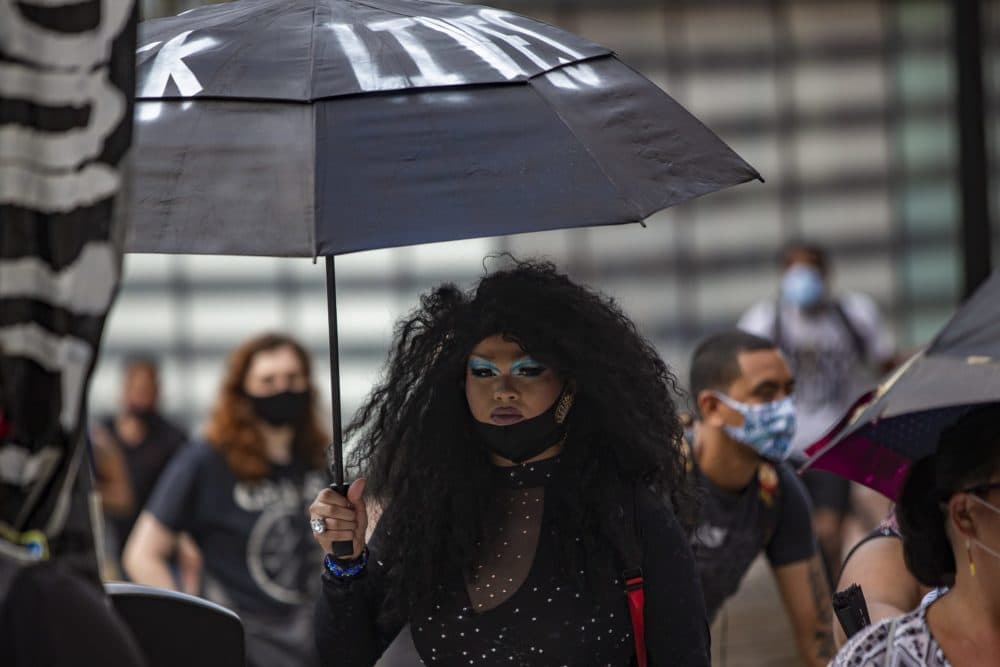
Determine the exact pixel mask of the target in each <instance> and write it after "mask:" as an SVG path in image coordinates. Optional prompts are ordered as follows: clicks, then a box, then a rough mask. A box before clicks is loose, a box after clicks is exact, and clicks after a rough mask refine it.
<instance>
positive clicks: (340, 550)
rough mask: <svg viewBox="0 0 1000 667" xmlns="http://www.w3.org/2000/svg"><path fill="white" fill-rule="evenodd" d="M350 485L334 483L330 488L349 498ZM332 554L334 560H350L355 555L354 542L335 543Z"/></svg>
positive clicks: (331, 548) (332, 546)
mask: <svg viewBox="0 0 1000 667" xmlns="http://www.w3.org/2000/svg"><path fill="white" fill-rule="evenodd" d="M349 486H350V484H346V483H341V484H337V483H336V482H334V483H333V484H331V485H330V488H331V489H333V490H334V491H336V492H337V493H339V494H340V495H342V496H343V497H345V498H346V497H347V489H348V487H349ZM330 550H331V553H332V555H333V557H334V558H350V556H351V554H353V553H354V542H351V541H350V540H345V541H343V542H334V543H333V544H332V545H331V547H330Z"/></svg>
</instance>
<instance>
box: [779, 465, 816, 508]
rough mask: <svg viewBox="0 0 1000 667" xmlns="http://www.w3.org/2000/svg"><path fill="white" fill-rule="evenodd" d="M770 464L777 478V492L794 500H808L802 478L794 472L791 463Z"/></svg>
mask: <svg viewBox="0 0 1000 667" xmlns="http://www.w3.org/2000/svg"><path fill="white" fill-rule="evenodd" d="M771 466H772V467H773V468H774V470H775V473H776V475H777V478H778V480H777V484H778V493H779V494H780V496H781V497H783V498H791V499H793V500H794V501H800V500H801V501H802V502H808V500H809V496H808V494H807V492H806V489H805V486H804V485H803V484H802V478H801V477H799V474H798V473H797V472H795V468H793V467H792V464H790V463H787V462H786V463H773V464H771Z"/></svg>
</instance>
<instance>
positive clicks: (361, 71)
mask: <svg viewBox="0 0 1000 667" xmlns="http://www.w3.org/2000/svg"><path fill="white" fill-rule="evenodd" d="M139 44H140V47H139V49H138V74H137V76H138V79H137V100H138V101H137V110H136V114H137V115H136V119H137V121H138V122H137V127H136V132H137V135H136V149H135V151H134V159H135V192H134V199H133V202H134V211H133V218H132V228H131V230H130V234H129V237H128V243H127V247H128V250H129V251H132V252H175V253H207V254H238V255H277V256H305V257H313V258H315V257H319V256H324V257H326V266H327V295H328V308H329V320H330V352H331V383H332V389H333V417H334V445H333V448H332V449H333V454H334V461H333V474H334V478H335V480H336V483H337V484H342V483H343V456H342V452H341V449H342V445H341V429H340V414H339V412H340V409H339V379H338V376H339V373H338V363H337V345H336V331H337V322H336V295H335V287H334V271H335V269H334V256H335V255H337V254H340V253H348V252H354V251H360V250H369V249H374V248H385V247H393V246H401V245H409V244H415V243H426V242H433V241H446V240H455V239H464V238H474V237H483V236H494V235H503V234H513V233H518V232H532V231H540V230H546V229H557V228H565V227H582V226H588V225H603V224H617V223H626V222H638V221H642V220H643V219H644V218H646V217H648V216H649V215H651V214H652V213H654V212H656V211H658V210H661V209H663V208H666V207H668V206H671V205H673V204H677V203H680V202H683V201H686V200H688V199H691V198H694V197H697V196H700V195H703V194H706V193H709V192H713V191H715V190H719V189H721V188H724V187H727V186H730V185H734V184H737V183H742V182H744V181H747V180H750V179H753V178H759V175H758V174H757V172H756V171H755V170H754V169H753V168H752V167H750V166H749V165H748V164H747V163H746V162H744V161H743V160H742V159H741V158H740V157H739V156H738V155H736V154H735V153H734V152H733V151H732V150H730V149H729V148H728V147H727V146H726V145H725V144H724V143H723V142H722V141H721V140H719V139H718V137H716V136H715V135H714V134H712V132H711V131H709V130H708V129H707V128H705V127H704V126H703V125H702V124H701V123H699V122H698V121H697V120H696V119H695V118H694V117H693V116H691V115H690V114H689V113H688V112H687V111H685V110H684V109H683V108H682V107H681V106H680V105H678V104H677V103H676V102H675V101H673V100H672V99H671V98H670V97H668V96H667V95H666V94H665V93H663V91H661V90H660V89H659V88H657V87H656V86H655V85H654V84H652V83H651V82H649V81H648V80H647V79H645V78H643V77H642V76H640V75H639V74H637V73H636V72H635V71H634V70H632V69H630V68H629V67H628V66H626V65H624V64H623V63H622V62H620V61H619V60H618V59H617V58H616V57H615V56H614V55H613V54H612V53H611V52H610V51H609V50H608V49H606V48H604V47H602V46H598V45H596V44H593V43H591V42H588V41H586V40H583V39H581V38H579V37H576V36H574V35H571V34H569V33H566V32H563V31H562V30H559V29H557V28H554V27H552V26H549V25H545V24H543V23H539V22H537V21H533V20H531V19H528V18H525V17H522V16H518V15H516V14H511V13H509V12H504V11H499V10H496V9H491V8H487V7H479V6H472V5H464V4H459V3H452V2H436V1H416V0H370V1H366V2H361V1H351V0H240V1H238V2H232V3H229V4H222V5H211V6H207V7H202V8H199V9H195V10H193V11H189V12H187V13H185V14H182V15H180V16H177V17H174V18H167V19H160V20H154V21H148V22H146V23H144V24H142V25H141V26H140V40H139Z"/></svg>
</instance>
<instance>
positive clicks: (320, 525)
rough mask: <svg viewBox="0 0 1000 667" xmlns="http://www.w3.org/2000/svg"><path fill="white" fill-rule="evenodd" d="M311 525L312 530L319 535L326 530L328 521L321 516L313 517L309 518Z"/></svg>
mask: <svg viewBox="0 0 1000 667" xmlns="http://www.w3.org/2000/svg"><path fill="white" fill-rule="evenodd" d="M309 527H310V528H312V532H314V533H316V534H317V535H319V534H320V533H325V532H326V521H324V520H323V519H320V518H319V517H315V516H314V517H313V518H311V519H309Z"/></svg>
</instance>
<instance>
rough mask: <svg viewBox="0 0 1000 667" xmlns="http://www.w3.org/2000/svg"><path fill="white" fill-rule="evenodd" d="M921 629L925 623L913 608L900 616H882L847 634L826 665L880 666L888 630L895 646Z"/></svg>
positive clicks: (921, 614)
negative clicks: (883, 617) (835, 654)
mask: <svg viewBox="0 0 1000 667" xmlns="http://www.w3.org/2000/svg"><path fill="white" fill-rule="evenodd" d="M894 626H895V629H893V627H894ZM924 629H926V624H925V622H924V615H923V610H921V609H915V610H913V611H911V612H909V613H906V614H903V615H902V616H895V617H892V618H886V619H884V620H882V621H880V622H879V623H876V624H875V625H871V626H869V627H867V628H864V629H863V630H861V631H860V632H858V633H857V634H856V635H854V636H853V637H851V639H850V640H849V641H848V642H847V643H846V644H844V646H843V647H841V649H840V651H839V652H838V653H837V657H836V658H834V660H833V662H831V663H830V666H831V667H847V666H848V665H849V666H850V667H881V666H882V664H883V663H884V662H885V654H886V652H887V651H888V649H889V641H890V638H889V635H890V633H892V643H893V644H894V645H898V644H901V643H903V642H905V641H907V640H908V639H909V638H912V637H914V636H915V635H920V634H922V632H923V630H924Z"/></svg>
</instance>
